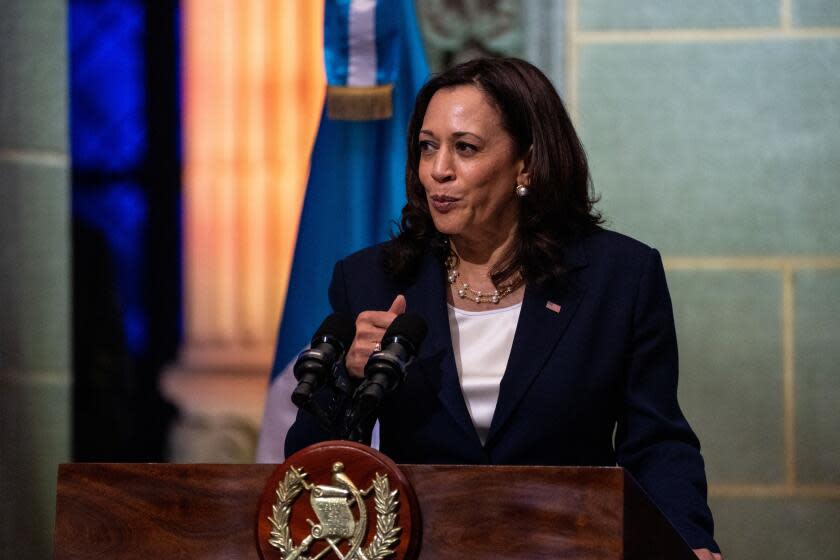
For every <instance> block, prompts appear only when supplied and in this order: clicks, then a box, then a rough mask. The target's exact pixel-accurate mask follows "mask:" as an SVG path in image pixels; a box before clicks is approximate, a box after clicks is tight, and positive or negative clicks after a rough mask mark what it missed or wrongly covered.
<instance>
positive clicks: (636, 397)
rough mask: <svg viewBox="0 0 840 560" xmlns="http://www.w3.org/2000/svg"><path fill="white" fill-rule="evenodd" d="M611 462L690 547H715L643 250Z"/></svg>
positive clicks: (664, 289) (670, 342)
mask: <svg viewBox="0 0 840 560" xmlns="http://www.w3.org/2000/svg"><path fill="white" fill-rule="evenodd" d="M630 338H631V340H630V345H629V348H630V350H629V354H630V355H629V356H628V357H627V362H626V363H627V371H626V377H625V386H624V393H625V394H624V399H623V402H624V404H623V407H622V410H621V411H620V414H619V418H618V426H617V430H616V440H615V442H616V455H617V461H618V464H619V465H621V466H623V467H625V468H627V469H628V470H629V471H630V472H631V473H632V474H633V476H634V477H635V478H636V479H637V480H638V482H639V483H640V484H641V486H642V487H643V488H644V489H645V491H646V492H647V493H648V494H649V495H650V497H651V498H652V499H653V501H654V502H655V503H656V504H657V505H658V506H659V507H660V509H661V510H662V511H663V513H664V514H665V516H666V517H667V518H668V519H669V520H670V521H671V523H672V524H673V525H674V526H675V527H676V529H677V530H678V531H679V533H680V534H681V535H682V536H683V538H684V539H685V540H686V541H687V542H688V544H689V545H691V547H692V548H709V549H711V550H715V551H718V550H719V549H718V547H717V544H716V543H715V541H714V539H713V532H714V525H713V521H712V514H711V511H710V510H709V507H708V505H707V503H706V493H707V489H706V475H705V469H704V464H703V457H702V456H701V455H700V442H699V440H698V439H697V436H696V435H695V434H694V432H693V431H692V429H691V427H690V426H689V424H688V421H687V420H686V419H685V416H684V415H683V413H682V411H681V410H680V406H679V404H678V402H677V377H678V373H677V372H678V357H677V338H676V329H675V327H674V317H673V310H672V307H671V298H670V296H669V294H668V286H667V283H666V280H665V271H664V268H663V266H662V259H661V257H660V255H659V253H658V252H657V251H656V250H655V249H650V251H649V254H648V258H647V262H646V264H645V266H644V269H643V271H642V273H641V276H640V279H639V284H638V289H637V292H636V298H635V304H634V309H633V323H632V328H631V333H630Z"/></svg>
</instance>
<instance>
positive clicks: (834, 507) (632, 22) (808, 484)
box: [563, 0, 840, 560]
mask: <svg viewBox="0 0 840 560" xmlns="http://www.w3.org/2000/svg"><path fill="white" fill-rule="evenodd" d="M565 21H566V25H565V29H564V30H563V33H565V42H564V45H565V48H566V57H565V70H564V74H563V77H564V81H565V88H564V89H565V97H566V100H567V101H568V104H569V107H570V109H571V111H572V113H573V114H574V116H575V119H576V123H577V126H578V128H579V131H580V133H581V136H582V138H583V141H584V144H585V146H586V148H587V152H588V154H589V156H590V163H591V167H592V173H593V179H594V185H595V189H596V191H597V192H599V193H600V194H601V195H602V197H603V199H602V203H601V208H602V210H603V211H604V212H605V214H606V216H607V217H608V218H609V220H610V227H611V228H612V229H616V230H618V231H621V232H624V233H627V234H629V235H631V236H633V237H636V238H638V239H641V240H642V241H645V242H646V243H648V244H650V245H653V246H655V247H657V248H658V249H659V250H660V251H661V252H662V254H663V256H664V258H665V264H666V269H667V272H668V280H669V284H670V288H671V295H672V299H673V301H674V308H675V314H676V320H677V329H678V336H679V342H680V364H681V377H680V398H681V400H682V404H683V408H684V410H685V412H686V415H687V416H688V417H689V420H690V421H691V422H692V423H693V425H694V427H695V429H696V430H697V431H698V433H699V435H700V438H701V441H702V443H703V453H704V456H705V458H706V464H707V472H708V476H709V482H710V494H711V499H710V501H711V506H712V508H713V511H714V513H715V517H716V521H717V536H718V540H719V542H720V544H721V546H722V547H723V549H724V551H725V552H726V554H727V557H728V558H738V559H739V560H748V559H751V558H756V559H758V558H762V559H766V558H813V559H829V558H838V557H840V532H838V531H837V529H836V528H837V527H838V526H840V451H838V450H840V414H838V413H837V410H840V375H838V374H840V365H838V364H840V219H838V217H837V212H838V209H840V71H838V69H840V2H836V1H834V0H823V1H820V0H739V1H724V0H720V1H717V0H714V1H705V2H665V1H661V0H642V1H636V2H623V1H620V0H567V2H566V3H565Z"/></svg>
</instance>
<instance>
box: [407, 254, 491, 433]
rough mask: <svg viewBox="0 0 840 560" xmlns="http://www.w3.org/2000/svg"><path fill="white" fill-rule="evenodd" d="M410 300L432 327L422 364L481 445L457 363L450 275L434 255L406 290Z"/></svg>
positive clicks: (444, 400) (457, 417)
mask: <svg viewBox="0 0 840 560" xmlns="http://www.w3.org/2000/svg"><path fill="white" fill-rule="evenodd" d="M406 304H407V307H406V310H407V311H411V312H414V313H417V314H419V315H420V316H421V317H423V318H424V319H425V320H426V324H427V325H428V327H429V331H428V334H427V336H426V340H425V341H424V342H423V345H422V347H421V348H420V354H419V355H418V357H417V363H418V365H419V368H420V369H421V370H422V371H423V374H424V376H425V378H426V380H427V382H428V383H429V384H430V385H431V386H432V388H433V390H434V391H435V392H436V393H437V396H438V399H439V400H440V401H441V403H443V406H444V407H445V408H446V410H447V411H448V412H449V414H450V415H451V416H452V418H453V419H454V420H455V422H456V423H457V424H458V426H459V427H460V428H461V429H462V430H464V432H466V433H467V434H468V435H470V436H471V437H473V438H475V442H476V444H478V445H481V443H480V441H479V439H478V433H477V432H476V431H475V426H474V425H473V422H472V419H471V418H470V413H469V410H468V409H467V405H466V403H465V402H464V393H463V391H462V390H461V381H460V379H459V378H458V369H457V366H456V365H455V355H454V352H453V350H452V337H451V336H450V334H449V316H448V314H447V311H446V278H445V276H444V272H443V269H442V268H441V266H440V264H439V263H438V262H437V260H436V259H434V258H433V257H431V256H429V255H427V256H426V257H425V259H424V262H423V264H422V267H421V269H420V271H419V273H418V277H417V280H416V281H415V282H414V283H413V284H412V285H411V287H409V288H408V289H407V290H406Z"/></svg>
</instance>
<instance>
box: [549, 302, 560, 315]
mask: <svg viewBox="0 0 840 560" xmlns="http://www.w3.org/2000/svg"><path fill="white" fill-rule="evenodd" d="M545 308H546V309H548V310H549V311H554V312H555V313H560V309H562V308H561V307H560V304H559V303H554V302H553V301H548V302H546V304H545Z"/></svg>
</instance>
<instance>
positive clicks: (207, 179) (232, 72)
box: [162, 0, 325, 462]
mask: <svg viewBox="0 0 840 560" xmlns="http://www.w3.org/2000/svg"><path fill="white" fill-rule="evenodd" d="M182 9H183V14H182V19H183V45H184V47H183V68H184V71H183V94H184V97H183V115H184V126H183V131H184V140H183V144H184V170H183V178H184V252H183V253H184V288H185V294H184V295H185V309H184V319H185V340H184V343H183V346H182V348H181V352H180V356H179V360H178V363H177V364H176V365H175V366H174V367H173V368H172V369H170V370H169V371H167V372H166V373H165V375H164V377H163V380H162V390H163V392H164V394H165V395H166V396H167V397H168V398H169V399H171V400H172V401H173V402H174V403H175V404H176V405H177V406H178V408H179V410H180V420H179V422H178V424H177V425H176V426H175V428H174V429H173V432H172V434H171V442H170V445H171V452H170V455H171V458H172V459H173V460H176V461H181V462H189V461H216V462H219V461H250V460H251V459H252V458H253V451H254V446H255V444H256V435H257V433H258V430H259V422H260V420H261V418H262V406H263V403H264V398H265V391H266V389H267V385H268V373H269V369H270V366H271V360H272V357H273V347H274V342H275V341H274V337H275V336H276V332H277V324H278V323H277V321H278V318H279V317H280V311H281V309H282V305H283V299H284V297H285V293H286V288H287V285H288V278H289V270H290V268H291V260H292V255H293V251H294V242H295V237H296V232H297V227H298V220H299V217H300V208H301V204H302V202H303V194H304V189H305V183H306V175H307V170H308V162H309V153H310V150H311V147H312V142H313V140H314V136H315V132H316V130H317V125H318V118H319V116H320V111H321V106H322V102H323V95H324V83H325V78H324V75H323V62H322V61H323V54H322V53H323V51H322V49H323V47H322V45H323V5H322V3H321V2H300V1H298V0H185V1H184V2H182Z"/></svg>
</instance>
